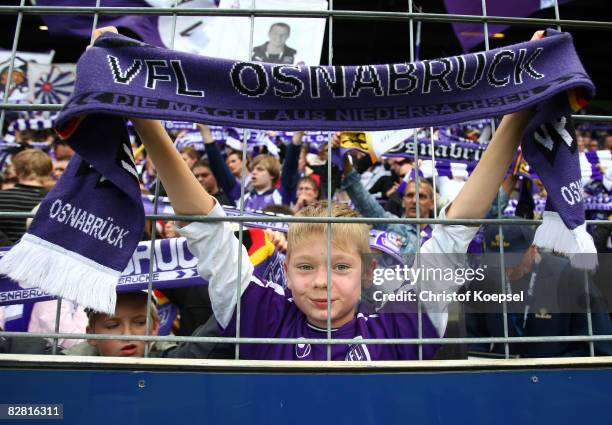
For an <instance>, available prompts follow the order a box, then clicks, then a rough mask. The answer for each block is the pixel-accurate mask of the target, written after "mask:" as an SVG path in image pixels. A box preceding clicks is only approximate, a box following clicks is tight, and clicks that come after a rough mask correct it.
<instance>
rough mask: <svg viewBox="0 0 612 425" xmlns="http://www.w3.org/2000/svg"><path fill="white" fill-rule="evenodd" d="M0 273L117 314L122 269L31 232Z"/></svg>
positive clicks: (1, 263)
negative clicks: (117, 288) (96, 260)
mask: <svg viewBox="0 0 612 425" xmlns="http://www.w3.org/2000/svg"><path fill="white" fill-rule="evenodd" d="M0 273H1V274H5V275H7V276H8V277H10V278H11V279H13V280H14V281H16V282H17V283H19V285H21V286H22V287H24V288H40V289H42V290H43V291H46V292H49V293H50V294H52V295H56V296H59V297H62V298H66V299H68V300H71V301H74V302H76V303H78V304H80V305H82V306H83V307H88V308H91V309H93V310H95V311H99V312H103V313H107V314H114V313H115V303H116V301H117V293H116V286H117V281H118V279H119V276H120V274H121V273H120V272H117V271H115V270H113V269H111V268H108V267H104V266H102V265H99V264H97V263H95V262H94V261H93V260H90V259H88V258H86V257H83V256H81V255H79V254H76V253H74V252H71V251H68V250H66V249H64V248H62V247H60V246H58V245H55V244H52V243H50V242H47V241H45V240H43V239H40V238H38V237H36V236H33V235H31V234H27V233H26V234H25V235H24V236H23V238H22V239H21V241H20V242H19V243H18V244H17V245H15V246H14V247H13V248H11V250H10V251H9V252H7V253H6V254H5V255H4V257H3V258H2V260H1V261H0Z"/></svg>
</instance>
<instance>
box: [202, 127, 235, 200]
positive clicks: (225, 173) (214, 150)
mask: <svg viewBox="0 0 612 425" xmlns="http://www.w3.org/2000/svg"><path fill="white" fill-rule="evenodd" d="M198 130H200V134H201V135H202V141H203V142H204V149H206V156H207V157H208V162H209V164H210V169H211V171H212V172H213V175H214V176H215V178H216V179H217V183H219V186H221V189H223V191H224V192H225V194H226V195H228V196H230V197H232V194H234V193H235V192H236V191H235V190H234V188H235V186H236V185H237V184H238V183H237V182H236V178H235V177H234V175H233V174H232V172H231V171H230V170H229V168H228V167H227V164H226V163H225V161H224V160H223V157H222V156H221V152H220V151H219V148H218V147H217V144H216V143H215V141H214V139H213V137H212V132H211V131H210V127H208V126H207V125H206V124H198ZM238 193H240V191H239V190H238ZM238 196H240V195H238ZM235 200H236V199H235V198H234V199H232V201H235Z"/></svg>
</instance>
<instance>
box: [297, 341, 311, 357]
mask: <svg viewBox="0 0 612 425" xmlns="http://www.w3.org/2000/svg"><path fill="white" fill-rule="evenodd" d="M299 339H304V338H299ZM311 351H312V347H311V346H310V344H295V356H296V357H297V358H298V359H305V358H306V357H308V356H310V353H311Z"/></svg>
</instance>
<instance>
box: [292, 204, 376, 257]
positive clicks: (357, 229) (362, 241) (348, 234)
mask: <svg viewBox="0 0 612 425" xmlns="http://www.w3.org/2000/svg"><path fill="white" fill-rule="evenodd" d="M295 216H296V217H327V216H328V212H327V201H319V202H315V203H314V204H311V205H309V206H307V207H306V208H303V209H301V210H300V211H299V212H298V213H297V214H296V215H295ZM331 216H332V217H361V215H360V214H359V213H358V212H357V211H355V210H353V209H351V208H349V207H348V206H347V205H345V204H339V203H335V202H332V207H331ZM331 228H332V245H333V246H334V247H336V248H340V249H343V250H355V249H357V252H358V253H359V254H369V253H370V252H371V251H370V225H368V224H365V223H333V224H332V226H331ZM313 235H318V236H324V237H327V223H291V225H290V226H289V231H288V233H287V257H289V256H290V254H291V249H292V247H294V246H298V245H300V244H302V243H304V241H305V240H306V239H308V238H309V237H311V236H313Z"/></svg>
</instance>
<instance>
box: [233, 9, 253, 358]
mask: <svg viewBox="0 0 612 425" xmlns="http://www.w3.org/2000/svg"><path fill="white" fill-rule="evenodd" d="M251 4H252V5H253V9H255V0H252V3H251ZM249 23H250V26H251V28H250V35H249V51H248V52H247V60H249V59H251V52H252V51H253V33H254V32H255V15H251V16H250V18H249ZM248 139H249V135H248V131H247V130H246V129H244V130H243V131H242V169H241V170H240V215H241V216H242V215H244V193H245V190H246V187H245V186H246V171H247V169H246V164H247V143H248ZM243 241H244V224H243V223H239V224H238V247H239V249H238V265H237V267H238V270H237V271H238V273H237V275H236V337H237V338H240V320H241V318H242V316H241V312H242V261H243V260H244V259H243V258H242V251H243V247H242V244H243ZM246 261H250V260H249V259H248V258H247V259H246ZM234 358H235V359H236V360H238V359H240V342H238V343H237V344H236V346H235V347H234Z"/></svg>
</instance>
